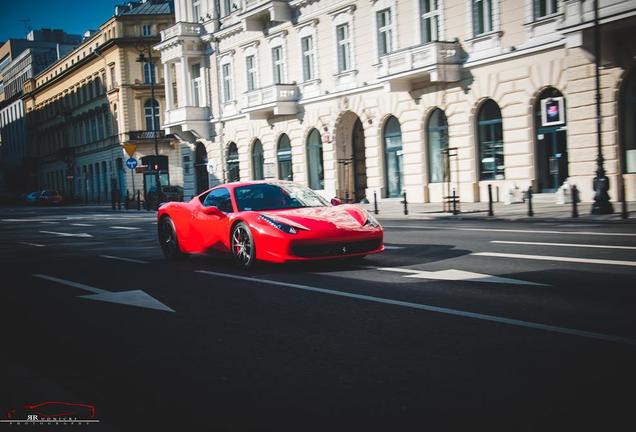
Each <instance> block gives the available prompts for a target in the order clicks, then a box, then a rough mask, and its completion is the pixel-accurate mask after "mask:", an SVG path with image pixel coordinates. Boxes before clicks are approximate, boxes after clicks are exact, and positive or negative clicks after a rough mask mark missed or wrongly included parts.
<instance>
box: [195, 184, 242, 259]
mask: <svg viewBox="0 0 636 432" xmlns="http://www.w3.org/2000/svg"><path fill="white" fill-rule="evenodd" d="M212 206H215V207H217V208H218V209H219V210H220V211H221V213H220V214H206V213H205V209H206V208H207V207H212ZM233 211H234V209H233V207H232V201H231V199H230V191H229V190H228V189H227V188H224V187H221V188H217V189H213V190H212V191H210V193H208V194H207V196H206V197H205V199H204V200H203V202H202V203H201V201H199V204H198V205H197V206H196V208H195V209H194V210H193V212H192V228H193V231H194V232H195V233H196V236H197V237H198V239H199V244H200V246H201V249H202V251H204V252H205V251H207V250H210V249H212V250H221V251H225V250H227V246H226V244H227V241H226V240H227V239H226V238H225V237H227V235H228V234H227V233H228V223H229V220H228V217H227V214H228V213H232V212H233Z"/></svg>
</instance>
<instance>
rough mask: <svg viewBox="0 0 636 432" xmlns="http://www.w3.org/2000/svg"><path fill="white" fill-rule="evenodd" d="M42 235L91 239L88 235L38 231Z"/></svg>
mask: <svg viewBox="0 0 636 432" xmlns="http://www.w3.org/2000/svg"><path fill="white" fill-rule="evenodd" d="M40 232H41V233H43V234H52V235H57V236H60V237H93V236H92V235H90V234H87V233H79V234H73V233H63V232H56V231H40Z"/></svg>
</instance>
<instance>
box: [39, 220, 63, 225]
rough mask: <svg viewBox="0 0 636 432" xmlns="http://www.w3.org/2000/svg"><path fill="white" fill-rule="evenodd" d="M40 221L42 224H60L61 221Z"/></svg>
mask: <svg viewBox="0 0 636 432" xmlns="http://www.w3.org/2000/svg"><path fill="white" fill-rule="evenodd" d="M40 223H41V224H46V225H57V224H59V222H50V221H42V222H40Z"/></svg>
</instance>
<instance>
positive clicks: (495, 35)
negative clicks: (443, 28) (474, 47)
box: [464, 30, 503, 42]
mask: <svg viewBox="0 0 636 432" xmlns="http://www.w3.org/2000/svg"><path fill="white" fill-rule="evenodd" d="M502 35H503V31H501V30H495V31H490V32H488V33H481V34H478V35H477V36H473V37H471V38H468V39H466V40H465V41H464V42H479V41H482V40H487V39H493V38H500V37H501V36H502Z"/></svg>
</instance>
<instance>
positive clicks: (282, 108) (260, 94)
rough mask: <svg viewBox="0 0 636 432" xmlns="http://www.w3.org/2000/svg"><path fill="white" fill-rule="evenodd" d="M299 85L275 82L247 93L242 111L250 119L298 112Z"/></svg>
mask: <svg viewBox="0 0 636 432" xmlns="http://www.w3.org/2000/svg"><path fill="white" fill-rule="evenodd" d="M298 97H299V96H298V86H297V85H296V84H274V85H272V86H269V87H263V88H260V89H256V90H253V91H251V92H247V93H245V97H244V102H243V107H242V109H241V110H242V111H243V112H244V113H246V114H247V116H248V118H249V119H250V120H254V119H263V118H268V117H271V116H277V115H293V114H296V113H297V112H298Z"/></svg>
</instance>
